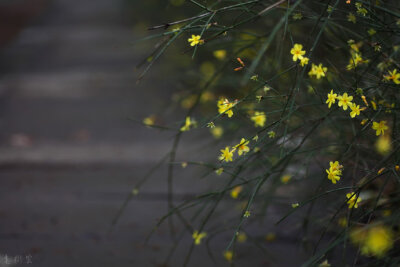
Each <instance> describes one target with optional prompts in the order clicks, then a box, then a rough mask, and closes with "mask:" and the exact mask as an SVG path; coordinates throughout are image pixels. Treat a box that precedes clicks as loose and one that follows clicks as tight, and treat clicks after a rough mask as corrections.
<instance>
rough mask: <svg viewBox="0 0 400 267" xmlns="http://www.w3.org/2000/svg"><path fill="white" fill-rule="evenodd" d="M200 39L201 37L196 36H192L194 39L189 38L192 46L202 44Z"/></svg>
mask: <svg viewBox="0 0 400 267" xmlns="http://www.w3.org/2000/svg"><path fill="white" fill-rule="evenodd" d="M200 38H201V36H200V35H194V34H192V38H189V39H188V42H189V43H190V46H195V45H197V44H199V43H201V40H200Z"/></svg>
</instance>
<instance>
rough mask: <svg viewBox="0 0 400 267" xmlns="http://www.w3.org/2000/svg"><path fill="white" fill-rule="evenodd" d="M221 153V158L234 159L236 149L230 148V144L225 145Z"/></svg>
mask: <svg viewBox="0 0 400 267" xmlns="http://www.w3.org/2000/svg"><path fill="white" fill-rule="evenodd" d="M220 151H221V155H220V156H219V158H218V159H219V160H225V161H226V162H229V161H233V159H232V157H233V152H234V151H235V149H232V150H230V149H229V146H227V147H225V149H221V150H220Z"/></svg>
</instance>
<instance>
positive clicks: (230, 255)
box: [224, 250, 233, 262]
mask: <svg viewBox="0 0 400 267" xmlns="http://www.w3.org/2000/svg"><path fill="white" fill-rule="evenodd" d="M224 258H225V260H227V261H228V262H232V260H233V251H232V250H226V251H224Z"/></svg>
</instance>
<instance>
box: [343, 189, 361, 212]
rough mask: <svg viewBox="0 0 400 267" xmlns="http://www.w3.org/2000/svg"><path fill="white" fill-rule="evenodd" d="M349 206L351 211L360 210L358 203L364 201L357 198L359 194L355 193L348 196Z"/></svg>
mask: <svg viewBox="0 0 400 267" xmlns="http://www.w3.org/2000/svg"><path fill="white" fill-rule="evenodd" d="M346 198H347V204H348V205H349V209H352V208H355V209H356V208H358V203H359V202H361V201H362V199H361V198H360V197H357V194H355V193H354V192H351V193H348V194H346Z"/></svg>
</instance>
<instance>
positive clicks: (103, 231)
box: [0, 0, 302, 267]
mask: <svg viewBox="0 0 400 267" xmlns="http://www.w3.org/2000/svg"><path fill="white" fill-rule="evenodd" d="M17 2H19V4H20V5H21V6H22V7H23V6H24V2H30V1H17ZM21 3H22V4H21ZM10 5H11V6H12V4H4V3H3V4H1V7H0V8H1V9H2V11H3V13H8V14H9V11H7V12H6V11H4V10H6V9H5V8H6V7H7V8H10ZM21 6H20V7H14V9H13V10H17V11H15V12H17V13H11V14H16V15H12V16H11V15H9V16H8V20H7V19H6V18H4V17H3V23H5V24H3V25H2V28H5V29H7V30H9V31H8V34H7V35H3V39H4V40H2V47H1V50H0V71H1V73H0V129H1V130H0V141H1V143H0V168H1V169H0V190H1V193H0V254H2V255H3V256H2V258H0V260H1V261H2V263H0V264H3V265H4V266H12V265H13V264H11V263H10V262H8V264H5V258H4V257H5V256H6V255H7V257H15V256H23V257H25V256H32V258H31V261H32V266H49V267H54V266H60V267H61V266H98V267H100V266H161V264H163V262H164V260H165V259H166V257H167V255H168V251H169V249H170V248H171V245H172V242H171V239H170V236H169V232H168V227H167V225H166V224H165V225H162V226H161V227H160V229H159V230H158V231H156V232H155V234H154V236H153V237H152V239H150V241H149V243H148V244H146V245H145V244H144V240H145V238H146V236H147V235H148V234H149V233H150V231H151V230H152V229H153V227H154V226H155V224H156V222H157V219H158V218H160V217H161V216H162V215H164V214H165V213H166V211H167V203H166V199H167V186H166V168H165V167H163V168H161V169H160V170H158V171H156V173H155V174H154V175H153V176H152V179H151V180H149V182H148V183H147V184H146V185H145V186H144V187H143V188H142V189H141V192H140V194H139V195H138V196H137V197H136V198H134V199H133V200H132V201H131V202H130V203H129V204H128V206H127V208H126V210H125V212H124V213H123V215H122V217H121V219H120V221H119V222H118V224H117V225H116V227H115V228H114V230H113V231H112V232H111V233H110V232H109V230H110V225H111V221H112V220H113V217H114V216H115V215H116V213H117V211H118V208H119V207H120V206H121V204H122V202H123V201H124V199H125V198H126V196H127V194H128V193H129V192H130V191H131V190H132V187H133V185H134V184H135V183H136V182H137V181H138V180H140V179H141V178H142V177H143V176H144V175H145V174H146V173H147V171H148V170H149V169H150V168H151V167H153V166H154V165H155V164H157V162H158V160H159V159H160V158H162V157H163V156H164V155H165V154H166V153H167V152H168V151H169V149H170V147H171V145H172V138H173V135H172V134H171V133H163V132H159V131H155V130H151V129H147V128H145V127H143V126H141V125H140V124H137V123H134V122H133V121H131V120H129V119H128V118H137V119H140V120H141V119H142V118H143V117H145V116H147V115H149V114H151V113H152V110H159V109H160V107H163V106H167V105H168V101H169V99H170V92H171V91H172V90H173V89H174V88H173V84H174V81H173V80H172V78H167V77H168V75H166V74H165V72H164V71H166V69H167V68H169V66H167V65H166V64H168V63H166V62H165V61H164V62H163V61H160V62H159V65H157V66H156V67H155V68H154V69H153V70H152V71H151V73H150V74H149V76H148V77H147V78H146V79H145V80H144V81H143V82H142V83H141V84H140V85H136V77H137V73H135V72H134V67H135V64H137V63H138V62H139V61H140V60H141V59H142V58H143V55H142V51H141V49H139V48H137V47H134V46H132V45H130V42H131V41H132V40H134V39H135V37H136V32H135V31H134V30H133V29H134V27H132V25H130V24H129V23H127V19H126V18H124V14H126V12H125V11H126V10H124V8H125V6H124V5H123V1H120V0H112V1H110V0H96V1H93V0H81V1H78V2H75V1H69V0H54V1H47V2H46V1H37V4H36V5H34V6H35V8H33V7H29V8H26V6H25V9H24V8H22V9H23V12H22V13H21V12H20V13H18V10H21ZM18 8H19V9H18ZM7 10H9V9H7ZM16 16H17V17H18V16H20V19H18V18H17V17H16ZM7 23H9V25H8V26H7ZM180 119H182V118H181V117H180V118H177V120H180ZM182 147H183V148H184V147H185V146H184V145H183V146H182ZM180 153H181V154H179V155H184V153H185V149H183V150H181V151H180ZM183 158H184V157H183ZM196 175H197V174H196V173H194V172H193V171H190V170H186V169H185V170H179V171H178V172H177V176H176V181H177V183H176V184H175V187H174V189H175V192H176V195H175V200H177V201H180V200H183V199H186V198H187V197H190V196H192V195H194V194H195V193H196V192H198V191H199V189H201V188H205V187H207V184H206V181H204V180H200V181H195V180H193V179H190V178H192V177H195V176H196ZM270 212H271V214H275V213H277V212H276V211H274V210H273V209H272V210H271V211H270ZM217 218H220V220H223V218H221V217H218V216H217ZM270 218H273V215H272V217H270ZM276 218H277V217H275V218H274V219H276ZM214 223H216V222H214ZM177 227H179V225H178V226H177ZM259 228H260V226H257V225H255V226H254V229H253V230H252V231H254V233H253V234H257V233H258V231H262V232H265V233H267V232H268V231H275V230H276V229H274V228H273V226H272V223H271V229H265V226H264V228H263V229H259ZM291 229H292V228H291V227H287V228H286V229H285V230H281V234H280V238H278V240H277V241H276V242H275V243H271V244H264V245H263V246H264V247H265V248H266V249H267V252H268V254H270V255H271V257H268V258H266V257H265V254H264V253H262V252H261V251H259V250H257V249H255V248H254V246H247V245H246V244H243V245H241V246H242V248H241V249H240V253H239V254H238V266H298V265H299V263H300V262H301V260H300V259H301V257H302V256H301V255H302V254H301V252H300V248H298V247H299V246H298V244H296V241H295V239H294V237H290V236H291V231H292V230H291ZM250 234H251V233H250ZM229 238H230V235H226V236H221V237H220V238H219V237H217V238H216V239H215V240H214V242H213V244H212V245H211V250H212V252H213V253H214V256H215V257H216V263H213V262H212V261H211V260H210V258H209V256H208V255H207V252H206V249H205V246H200V247H199V248H196V250H195V251H194V253H193V256H192V259H191V261H190V262H189V266H214V265H215V266H223V265H225V266H228V264H227V263H226V262H224V260H223V259H222V257H221V253H222V251H223V249H224V247H225V246H226V244H227V243H228V242H229ZM191 243H192V240H191V237H190V234H187V235H186V236H185V237H184V238H183V240H182V245H180V246H179V247H178V248H177V251H176V253H175V254H174V256H173V258H172V259H171V261H170V262H169V266H181V265H182V263H183V259H184V258H185V256H186V254H187V251H188V247H189V245H190V244H191ZM9 260H10V259H9ZM18 261H20V264H16V265H18V266H24V265H26V264H27V262H26V258H18Z"/></svg>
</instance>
